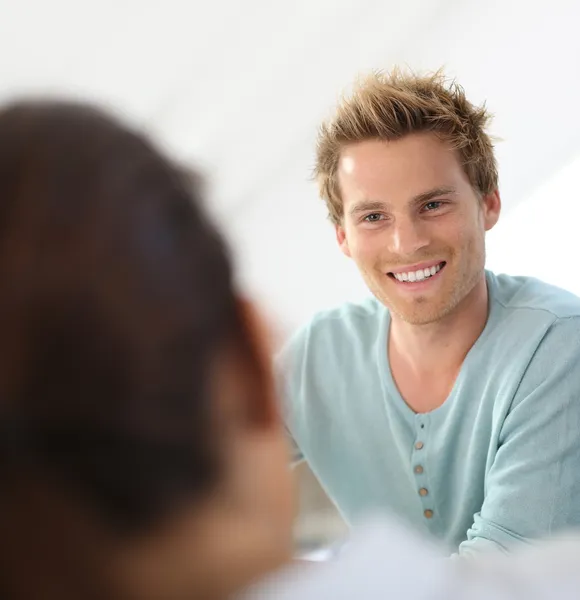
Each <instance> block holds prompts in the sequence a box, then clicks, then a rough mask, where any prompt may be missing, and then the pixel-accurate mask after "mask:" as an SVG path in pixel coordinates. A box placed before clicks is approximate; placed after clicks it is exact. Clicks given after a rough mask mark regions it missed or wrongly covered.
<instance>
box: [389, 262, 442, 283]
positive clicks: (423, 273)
mask: <svg viewBox="0 0 580 600" xmlns="http://www.w3.org/2000/svg"><path fill="white" fill-rule="evenodd" d="M446 264H447V263H446V262H445V261H442V262H440V263H437V264H434V265H431V266H429V267H424V268H422V269H414V270H411V271H397V272H396V273H393V272H391V273H389V274H388V275H389V277H392V278H393V279H396V280H397V281H399V282H400V283H415V282H419V281H425V280H426V279H430V278H431V277H434V276H435V275H437V273H439V271H441V269H443V267H445V265H446Z"/></svg>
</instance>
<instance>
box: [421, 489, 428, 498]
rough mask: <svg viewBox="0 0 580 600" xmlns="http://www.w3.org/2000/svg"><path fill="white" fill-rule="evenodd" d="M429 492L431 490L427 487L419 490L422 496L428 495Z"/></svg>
mask: <svg viewBox="0 0 580 600" xmlns="http://www.w3.org/2000/svg"><path fill="white" fill-rule="evenodd" d="M428 493H429V490H428V489H427V488H421V489H420V490H419V495H420V496H426V495H427V494H428Z"/></svg>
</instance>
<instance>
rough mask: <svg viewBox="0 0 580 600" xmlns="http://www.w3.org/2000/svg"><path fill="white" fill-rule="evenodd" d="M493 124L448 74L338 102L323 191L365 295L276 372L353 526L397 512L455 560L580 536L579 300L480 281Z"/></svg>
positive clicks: (491, 181) (322, 325) (308, 334)
mask: <svg viewBox="0 0 580 600" xmlns="http://www.w3.org/2000/svg"><path fill="white" fill-rule="evenodd" d="M487 121H488V114H487V113H486V111H485V109H483V108H478V107H476V106H474V105H472V104H471V103H470V102H469V101H468V100H467V99H466V97H465V95H464V92H463V90H462V89H461V88H460V87H459V86H457V85H455V84H447V83H446V81H445V80H444V78H443V77H442V76H441V75H440V74H436V75H433V76H425V77H419V76H414V75H407V74H404V73H401V72H395V73H392V74H376V75H373V76H372V77H370V78H368V79H367V80H365V81H363V82H362V83H360V84H359V85H358V86H357V87H356V88H355V90H354V92H353V93H352V95H351V96H350V97H346V98H344V99H343V100H342V101H341V102H340V104H339V106H338V107H337V110H336V113H335V115H334V116H333V118H332V119H331V120H330V121H328V122H327V123H325V124H324V125H323V126H322V128H321V132H320V137H319V141H318V148H317V169H316V172H317V179H318V183H319V187H320V192H321V196H322V198H323V199H324V201H325V202H326V204H327V207H328V211H329V215H330V218H331V221H332V222H333V224H334V227H335V228H336V237H337V240H338V244H339V246H340V249H341V250H342V252H343V253H344V254H345V255H346V256H348V257H350V258H351V259H352V260H353V261H354V262H355V263H356V265H357V267H358V269H359V271H360V273H361V275H362V277H363V279H364V281H365V282H366V284H367V286H368V288H369V290H370V292H371V293H372V297H371V298H369V300H368V301H366V302H363V303H361V304H347V305H344V306H341V307H339V308H337V309H334V310H330V311H327V312H324V313H321V314H318V315H316V316H315V318H314V319H313V320H312V321H311V322H310V323H308V324H307V325H306V326H305V327H303V328H302V329H301V330H300V331H298V332H297V333H296V334H295V335H294V337H293V338H292V339H291V340H290V342H289V343H288V345H287V347H286V348H285V349H284V350H283V352H282V353H281V355H280V357H279V365H278V367H279V372H280V375H281V377H280V382H281V388H282V389H281V391H282V395H283V397H284V399H285V403H286V412H287V427H288V430H289V433H290V434H291V437H292V440H293V442H294V443H295V449H296V456H295V458H296V460H297V461H298V460H302V459H305V460H306V461H307V462H308V463H309V465H310V467H311V468H312V470H313V472H314V473H315V475H316V476H317V477H318V478H319V480H320V482H321V483H322V485H323V487H324V488H325V490H326V491H327V492H328V494H329V496H330V498H331V499H332V500H333V501H334V502H335V503H336V504H337V506H338V508H339V510H340V511H341V513H342V514H343V515H344V517H345V518H346V520H347V521H348V522H353V521H355V520H357V519H358V518H359V517H362V516H364V515H365V514H367V513H369V512H371V513H372V512H376V511H381V510H384V511H389V512H394V513H395V514H398V515H399V516H400V517H402V518H403V519H404V520H406V521H407V522H409V523H410V524H412V525H414V526H416V527H417V528H419V529H423V530H426V531H427V532H429V533H431V534H432V535H434V536H435V537H437V538H439V539H441V540H443V541H444V542H445V543H446V544H447V545H448V547H449V549H450V551H451V552H459V553H460V554H469V553H473V552H476V551H478V550H481V549H501V550H510V549H511V548H512V547H513V546H514V545H517V544H519V543H522V542H526V541H528V540H531V539H534V538H537V537H540V536H546V535H550V534H552V533H555V532H557V531H559V530H562V529H566V528H568V527H577V526H580V299H578V298H576V297H575V296H573V295H572V294H570V293H568V292H565V291H563V290H560V289H557V288H554V287H552V286H549V285H547V284H545V283H543V282H540V281H538V280H535V279H530V278H525V277H510V276H506V275H495V274H493V273H491V272H489V271H486V270H485V233H486V231H488V230H490V229H491V228H492V227H493V226H494V225H495V224H496V222H497V220H498V217H499V214H500V207H501V202H500V196H499V192H498V175H497V167H496V161H495V157H494V151H493V145H492V142H491V140H490V137H489V136H488V134H487V133H486V130H485V127H486V125H487ZM514 251H516V250H515V248H514ZM554 258H555V259H556V258H557V257H554Z"/></svg>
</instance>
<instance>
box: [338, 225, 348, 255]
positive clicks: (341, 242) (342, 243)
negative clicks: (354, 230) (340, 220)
mask: <svg viewBox="0 0 580 600" xmlns="http://www.w3.org/2000/svg"><path fill="white" fill-rule="evenodd" d="M334 229H335V231H336V241H337V242H338V246H339V248H340V250H341V251H342V253H343V254H344V255H345V256H348V258H352V257H351V255H350V248H349V247H348V240H347V239H346V231H345V230H344V227H343V226H342V225H335V226H334Z"/></svg>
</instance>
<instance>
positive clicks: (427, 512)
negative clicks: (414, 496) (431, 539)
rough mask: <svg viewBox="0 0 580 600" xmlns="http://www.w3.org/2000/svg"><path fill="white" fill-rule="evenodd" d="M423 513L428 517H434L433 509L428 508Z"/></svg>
mask: <svg viewBox="0 0 580 600" xmlns="http://www.w3.org/2000/svg"><path fill="white" fill-rule="evenodd" d="M423 514H424V515H425V518H426V519H432V518H433V511H432V510H429V509H427V510H426V511H425V512H424V513H423Z"/></svg>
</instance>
